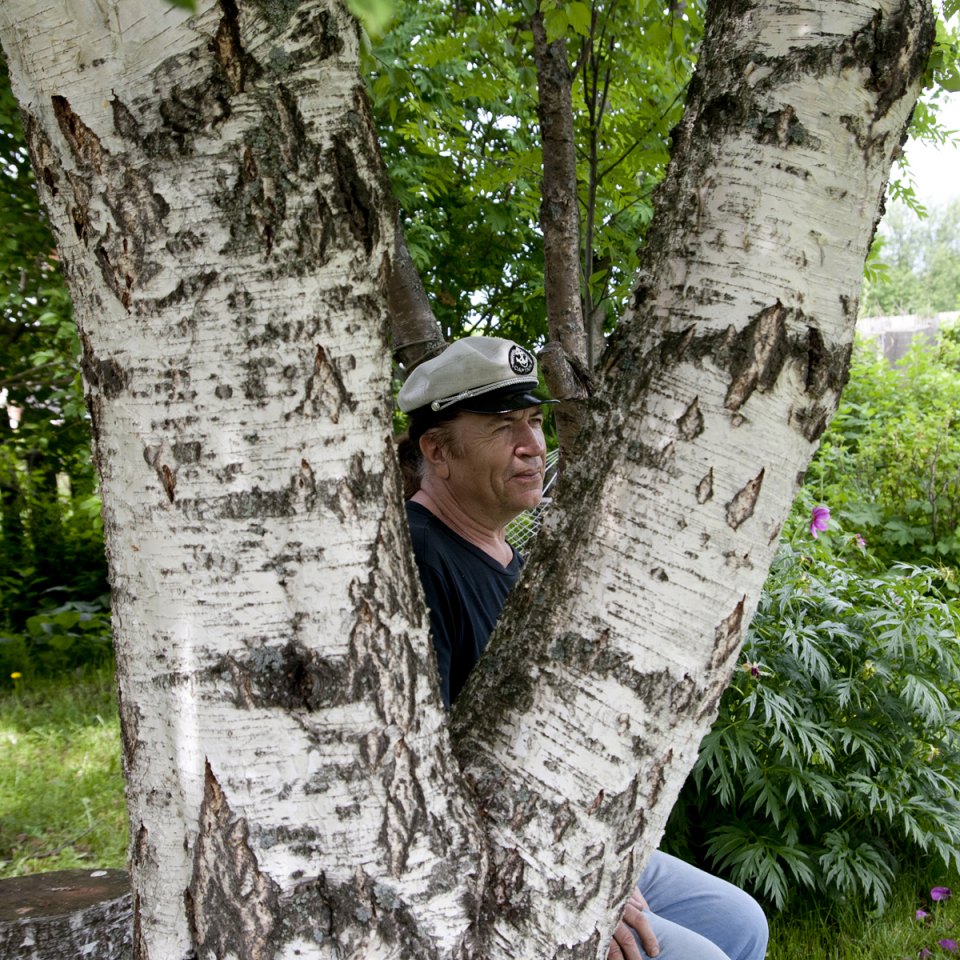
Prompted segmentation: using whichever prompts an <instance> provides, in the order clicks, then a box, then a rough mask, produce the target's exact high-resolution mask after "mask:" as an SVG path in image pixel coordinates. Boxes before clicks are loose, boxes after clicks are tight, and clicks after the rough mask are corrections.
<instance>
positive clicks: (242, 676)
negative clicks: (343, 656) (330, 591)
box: [211, 640, 350, 713]
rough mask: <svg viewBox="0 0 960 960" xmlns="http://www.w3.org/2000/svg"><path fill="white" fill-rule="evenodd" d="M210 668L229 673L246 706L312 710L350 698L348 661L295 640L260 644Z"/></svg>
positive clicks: (238, 701)
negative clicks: (241, 657)
mask: <svg viewBox="0 0 960 960" xmlns="http://www.w3.org/2000/svg"><path fill="white" fill-rule="evenodd" d="M211 669H212V671H213V672H214V673H216V674H219V675H220V676H221V677H223V676H229V677H230V679H231V680H232V683H233V686H234V689H235V690H236V696H235V698H234V703H235V704H236V705H237V706H238V707H242V708H245V709H250V708H257V709H260V708H264V707H281V708H283V709H284V710H296V711H303V712H305V713H313V712H314V711H316V710H321V709H323V708H325V707H330V706H333V705H335V704H340V703H344V702H345V701H346V700H347V699H348V689H349V680H350V676H349V674H350V667H349V665H348V664H345V663H343V662H339V663H338V662H336V661H333V660H329V659H326V658H324V657H321V656H319V655H318V654H317V653H316V652H314V651H313V650H310V649H308V648H307V647H305V646H303V645H302V644H301V643H299V642H297V641H295V640H291V641H290V642H288V643H287V644H285V645H284V646H282V647H278V646H261V647H258V648H257V649H255V650H254V651H253V652H252V653H251V654H250V656H249V657H248V658H247V659H246V660H242V661H241V660H238V659H236V658H235V657H228V658H225V659H224V660H223V661H221V663H220V664H219V665H218V666H215V667H213V668H211Z"/></svg>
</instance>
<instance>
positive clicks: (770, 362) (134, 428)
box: [0, 0, 931, 960]
mask: <svg viewBox="0 0 960 960" xmlns="http://www.w3.org/2000/svg"><path fill="white" fill-rule="evenodd" d="M710 24H711V25H710V27H709V30H708V38H707V42H706V44H705V46H704V51H703V57H702V62H701V68H700V74H699V78H698V80H697V81H696V82H695V85H694V92H693V95H692V99H691V106H690V110H689V111H688V115H687V118H686V119H685V121H684V123H683V125H682V127H681V128H680V130H679V132H678V143H679V150H678V154H677V158H676V160H675V161H674V166H673V167H672V170H671V173H670V175H669V178H668V183H667V187H666V189H665V191H664V193H663V195H662V197H661V201H660V205H659V209H660V217H661V222H662V226H661V227H660V228H659V229H658V232H657V233H656V234H655V236H654V237H653V238H652V239H651V241H650V244H649V248H650V250H651V258H650V261H649V262H648V264H647V273H646V274H645V275H644V277H645V278H644V280H643V281H642V282H641V283H640V284H638V286H637V289H636V293H635V303H634V316H633V318H632V320H631V321H630V322H628V323H627V324H625V325H624V329H623V331H622V333H621V335H620V336H619V337H618V339H617V342H616V343H615V344H614V346H613V348H612V349H611V351H610V352H609V356H608V358H607V360H606V363H605V368H604V369H605V384H604V388H603V390H602V392H601V394H600V396H599V398H598V400H597V402H596V404H595V407H594V412H593V419H594V433H593V435H592V440H591V442H592V445H591V447H590V451H589V452H590V455H589V456H588V457H586V458H584V461H583V464H582V466H581V467H578V469H577V471H576V473H575V474H574V475H572V476H571V477H570V478H569V480H568V482H567V484H566V486H565V496H566V502H567V503H569V504H570V505H571V506H570V507H569V508H568V509H564V508H561V509H559V510H557V511H556V512H555V514H554V519H553V521H552V522H551V526H550V528H549V529H548V531H547V532H546V535H545V536H544V544H543V548H544V549H543V551H542V552H540V553H539V554H538V556H539V557H540V559H536V558H535V559H534V560H533V562H531V563H530V564H528V566H527V573H526V574H525V579H524V581H523V582H522V584H521V585H520V588H519V589H518V591H517V593H518V594H519V596H520V598H521V599H520V600H519V601H516V602H513V603H512V606H511V612H510V613H509V614H508V616H507V618H506V620H505V622H504V623H503V625H502V627H501V629H500V631H499V634H498V639H497V640H496V641H495V649H494V651H493V652H492V654H493V655H492V656H490V657H488V658H485V660H484V661H483V662H482V664H481V666H480V667H479V668H478V669H477V671H476V682H475V683H474V684H473V685H472V686H471V687H470V688H469V690H468V692H467V693H466V694H465V695H464V696H462V697H461V700H460V701H459V702H458V709H457V711H456V713H455V716H454V732H455V736H456V739H457V748H458V750H459V753H460V756H461V758H462V760H463V763H464V772H465V773H466V777H462V776H461V775H460V772H459V770H458V769H457V765H456V762H455V760H454V758H453V755H452V750H451V747H450V739H449V737H448V734H447V728H446V723H445V719H444V716H443V711H442V709H441V707H440V705H439V699H438V695H437V690H436V687H437V682H436V675H435V668H434V666H433V663H432V658H431V654H430V652H429V651H430V647H429V639H428V637H427V633H426V627H425V618H424V615H423V607H422V603H421V598H420V595H419V593H418V591H417V589H416V586H415V576H414V572H413V565H412V563H411V561H410V559H409V553H408V549H407V537H406V533H405V530H404V526H403V519H402V513H401V504H400V493H399V483H398V477H397V470H396V467H395V464H394V460H393V456H392V452H391V445H390V437H389V428H390V402H391V401H390V396H389V386H390V378H389V346H388V344H387V336H386V322H385V317H386V308H385V302H386V297H385V290H384V287H385V282H384V280H385V276H386V262H387V258H388V256H389V253H390V250H391V249H392V246H393V239H394V232H393V230H394V219H393V215H392V204H391V203H390V202H389V199H388V198H387V196H386V194H385V186H384V184H385V178H384V176H383V172H382V169H381V165H380V161H379V157H378V156H377V151H376V145H375V138H374V136H373V133H372V131H371V130H370V125H369V119H368V114H367V110H366V104H365V100H364V97H363V95H362V93H361V90H360V87H359V83H358V80H357V76H356V61H357V56H356V52H357V31H356V27H355V25H354V24H353V23H352V21H351V20H350V19H349V18H348V17H347V16H346V15H345V14H344V12H343V11H342V10H341V9H340V8H339V7H336V6H332V5H330V4H328V3H326V2H320V0H304V2H301V3H297V4H293V3H291V4H273V3H261V2H257V0H247V2H239V3H235V2H234V0H222V3H220V4H219V5H217V6H214V5H213V4H212V3H206V4H202V7H201V10H200V12H199V13H198V14H197V15H196V16H192V17H191V16H188V15H187V14H186V13H184V12H182V11H177V10H175V9H173V8H172V7H168V6H166V5H165V4H163V3H161V2H159V0H122V2H119V0H112V2H106V0H70V2H69V3H68V2H67V0H59V2H53V3H52V2H51V0H13V2H11V0H7V2H5V3H3V4H2V5H0V40H2V43H3V45H4V49H5V51H6V54H7V56H8V59H9V61H10V66H11V76H12V77H13V82H14V90H15V93H16V94H17V96H18V97H19V99H20V102H21V104H22V106H23V109H24V112H25V117H26V129H27V131H28V136H29V139H30V145H31V151H32V155H33V159H34V163H35V168H36V172H37V179H38V181H39V183H40V188H41V191H42V193H43V195H44V199H45V200H46V202H47V203H48V205H49V207H50V209H51V212H52V217H53V220H54V223H55V227H56V230H57V234H58V239H59V244H60V247H61V255H62V259H63V262H64V265H65V269H66V271H67V275H68V279H69V281H70V285H71V289H72V292H73V295H74V298H75V303H76V315H77V319H78V323H79V326H80V331H81V339H82V342H83V345H84V359H83V364H84V371H85V375H86V381H87V390H88V397H89V402H90V407H91V413H92V417H93V424H94V429H95V437H96V448H97V462H98V465H99V469H100V473H101V478H102V492H103V501H104V517H105V528H106V533H107V544H108V551H109V559H110V564H111V574H112V581H113V592H114V611H115V619H114V622H115V626H116V635H117V650H118V666H119V676H120V688H121V718H122V725H123V739H124V753H125V767H126V775H127V782H128V805H129V810H130V817H131V825H132V835H133V845H132V850H131V861H132V873H133V885H134V948H135V954H136V956H137V957H138V958H141V960H146V958H151V960H178V958H187V957H193V956H196V957H198V958H201V960H206V958H212V957H241V958H251V960H252V958H260V957H271V958H273V957H277V958H287V957H294V956H298V957H314V958H321V957H322V958H328V957H330V958H332V957H338V958H342V957H355V958H361V957H364V958H374V957H376V958H388V957H390V958H417V960H420V958H430V957H437V958H439V957H443V958H448V957H450V958H467V957H483V958H486V960H500V958H507V957H510V958H514V960H526V958H534V957H536V958H538V960H539V958H561V957H563V958H570V960H572V958H602V957H603V956H604V955H605V949H606V946H605V945H606V940H607V938H608V936H609V931H610V930H611V929H612V927H613V923H614V921H615V919H616V914H617V912H618V910H619V901H620V900H622V898H623V896H624V894H625V892H626V890H627V888H628V887H629V885H630V883H631V882H632V881H633V879H634V878H635V876H636V874H637V872H638V871H639V869H640V866H641V865H642V863H643V861H644V858H645V857H646V855H647V854H648V852H649V850H650V849H651V848H652V847H653V845H655V844H656V842H657V840H658V838H659V835H660V831H661V827H662V824H663V822H664V819H665V817H666V814H667V811H668V810H669V807H670V805H671V804H672V802H673V799H674V797H675V795H676V792H677V790H678V789H679V786H680V783H681V782H682V780H683V778H684V777H685V775H686V773H687V771H688V770H689V767H690V765H691V764H692V763H693V760H694V758H695V755H696V749H697V745H698V743H699V740H700V737H701V735H702V734H703V733H704V732H705V730H706V729H707V727H708V725H709V723H710V721H711V719H712V717H713V715H714V711H715V707H716V703H717V700H718V699H719V696H720V693H721V691H722V689H723V687H724V685H725V683H726V681H727V677H728V676H729V672H730V669H731V666H732V663H733V661H734V659H735V656H736V652H737V649H738V645H739V641H740V637H741V634H742V631H743V629H744V628H745V627H746V624H747V622H748V620H749V617H750V614H751V612H752V610H753V607H754V605H755V602H756V599H757V596H758V593H759V590H760V585H761V584H762V581H763V579H764V576H765V574H766V570H767V566H768V564H769V561H770V558H771V555H772V551H773V548H774V545H775V543H776V539H777V534H778V532H779V529H780V525H781V523H782V521H783V518H784V517H785V515H786V513H787V510H788V509H789V504H790V500H791V498H792V494H793V491H794V490H795V488H796V484H797V476H798V473H799V472H800V471H802V470H803V468H804V466H805V464H806V462H807V460H808V458H809V456H810V454H811V453H812V450H813V447H814V445H815V443H816V440H817V438H818V436H819V434H820V431H821V430H822V429H823V427H824V425H825V424H826V421H827V419H828V417H829V415H830V413H831V411H832V410H833V407H834V405H835V403H836V399H837V394H838V391H839V388H840V385H841V384H842V382H843V380H844V377H845V371H846V361H847V356H848V353H849V344H850V340H851V338H852V331H853V320H854V314H855V309H856V299H857V292H858V288H859V277H860V271H861V267H862V263H863V258H864V254H865V252H866V249H867V244H868V242H869V238H870V233H871V229H872V226H873V223H874V219H875V216H876V210H877V206H878V203H879V200H880V197H881V196H882V190H883V184H884V181H885V178H886V175H887V171H888V170H889V165H890V159H891V156H892V154H893V151H894V149H895V147H896V146H897V144H898V142H899V140H900V137H901V135H902V131H903V129H904V124H905V122H906V119H907V115H908V114H909V111H910V108H911V106H912V102H913V98H914V97H915V95H916V91H917V85H918V82H919V76H920V73H921V68H922V65H923V62H924V60H925V56H926V50H927V47H928V44H929V40H930V29H931V28H930V10H929V9H928V5H927V3H926V0H884V2H882V3H881V2H877V3H875V4H874V5H867V4H856V3H847V4H842V5H840V4H836V3H834V2H832V0H820V2H819V3H816V2H815V3H809V2H808V3H805V4H803V5H802V6H801V5H799V4H797V5H796V6H795V7H790V5H789V4H787V5H786V6H785V5H784V3H782V2H778V3H773V2H764V3H757V4H754V5H748V4H745V3H743V2H739V0H738V2H736V3H730V4H726V3H718V4H715V6H714V7H713V8H712V12H711V21H710Z"/></svg>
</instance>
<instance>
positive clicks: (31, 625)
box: [0, 590, 113, 679]
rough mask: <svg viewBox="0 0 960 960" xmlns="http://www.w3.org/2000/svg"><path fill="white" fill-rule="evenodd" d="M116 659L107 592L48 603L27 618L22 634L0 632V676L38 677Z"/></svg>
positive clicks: (97, 664) (63, 591) (62, 591)
mask: <svg viewBox="0 0 960 960" xmlns="http://www.w3.org/2000/svg"><path fill="white" fill-rule="evenodd" d="M54 592H55V593H66V591H65V590H60V591H54ZM48 602H49V601H48ZM112 658H113V636H112V633H111V629H110V607H109V597H108V596H106V595H104V596H102V597H99V598H97V599H96V600H93V601H87V600H66V601H65V602H63V603H61V604H60V605H59V606H47V607H45V608H43V609H41V610H40V611H39V612H38V613H35V614H33V616H31V617H28V618H27V620H26V624H25V629H24V630H23V631H22V632H21V633H14V632H12V631H7V632H5V633H0V677H3V676H9V675H10V674H12V673H19V674H21V675H22V676H23V677H25V678H27V679H34V678H36V677H39V676H50V675H52V674H56V673H65V672H68V671H72V670H76V669H79V668H81V667H84V666H91V665H92V666H100V665H103V664H106V663H110V662H111V661H112Z"/></svg>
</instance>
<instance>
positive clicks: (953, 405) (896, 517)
mask: <svg viewBox="0 0 960 960" xmlns="http://www.w3.org/2000/svg"><path fill="white" fill-rule="evenodd" d="M807 486H808V488H809V489H810V490H811V491H812V493H813V494H814V495H816V496H817V497H818V498H819V499H820V500H822V501H823V502H825V503H828V504H829V505H830V507H831V509H832V510H833V513H834V515H835V516H836V517H838V518H839V519H840V520H842V521H843V523H844V524H846V525H847V526H849V527H850V528H851V529H855V530H857V531H858V532H859V533H860V534H861V535H862V536H863V537H864V538H865V539H866V541H867V542H868V544H869V546H870V550H871V552H872V554H873V555H874V556H875V557H876V558H877V559H878V561H879V562H881V563H882V564H883V565H884V566H889V565H890V564H892V563H894V562H897V561H904V562H908V563H918V564H923V563H933V564H936V565H938V566H940V567H941V577H942V586H943V587H944V588H945V589H947V590H949V591H951V592H954V593H956V592H957V590H958V588H960V583H958V580H957V567H960V341H958V339H957V334H956V332H951V331H950V330H946V331H944V333H943V335H942V336H941V338H940V342H939V343H938V344H937V345H936V346H930V345H928V344H925V343H924V342H923V341H922V340H917V341H916V342H915V343H914V344H913V346H912V347H911V349H910V350H909V352H908V353H907V355H906V356H905V357H904V358H903V360H902V361H901V363H900V364H899V365H898V366H897V367H890V366H889V365H888V364H887V363H886V361H885V360H884V359H883V358H882V357H881V356H879V355H877V353H876V352H875V350H874V349H873V347H872V346H871V345H869V344H861V345H859V346H858V348H857V349H856V351H855V353H854V359H853V364H852V369H851V376H850V382H849V384H848V386H847V388H846V390H845V391H844V394H843V400H842V403H841V405H840V408H839V410H838V411H837V415H836V417H835V418H834V420H833V422H832V423H831V425H830V427H829V429H828V430H827V432H826V433H825V434H824V437H823V440H822V443H821V446H820V449H819V451H818V453H817V456H816V457H815V458H814V461H813V463H812V464H811V466H810V469H809V471H808V480H807Z"/></svg>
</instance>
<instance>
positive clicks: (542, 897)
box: [453, 0, 932, 957]
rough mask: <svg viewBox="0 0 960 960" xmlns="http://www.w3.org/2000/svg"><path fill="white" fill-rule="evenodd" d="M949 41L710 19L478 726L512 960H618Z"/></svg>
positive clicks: (755, 18)
mask: <svg viewBox="0 0 960 960" xmlns="http://www.w3.org/2000/svg"><path fill="white" fill-rule="evenodd" d="M931 31H932V25H931V21H930V10H929V5H928V4H926V3H925V2H923V0H920V2H916V3H915V2H906V3H901V2H899V0H897V2H892V3H885V2H884V3H874V2H869V3H848V4H835V3H832V2H829V0H826V2H819V3H813V4H803V5H788V6H786V7H785V6H784V5H783V4H775V3H769V4H768V3H757V4H744V3H741V2H715V3H713V4H712V5H711V7H710V17H709V23H708V30H707V36H706V38H705V42H704V45H703V49H702V52H701V56H700V63H699V67H698V71H697V76H696V78H695V79H694V82H693V85H692V89H691V94H690V97H689V100H688V104H687V109H686V114H685V117H684V120H683V122H682V124H681V126H680V127H679V129H678V130H677V131H676V132H675V144H674V152H673V157H672V160H671V166H670V170H669V173H668V177H667V180H666V182H665V184H664V185H663V188H662V190H661V191H660V193H659V196H658V201H657V219H656V220H655V224H656V229H655V231H654V233H653V234H652V235H651V236H650V238H649V241H648V245H647V249H646V260H645V264H644V270H643V271H642V272H641V275H640V277H639V279H638V283H637V285H636V288H635V290H634V299H633V304H632V309H631V312H630V316H629V317H628V318H627V320H626V322H624V323H623V324H622V325H621V327H620V328H619V329H618V331H617V334H616V335H615V338H614V342H613V343H612V344H610V346H609V347H608V350H607V353H606V354H605V357H604V361H603V363H602V365H601V366H602V369H601V375H602V378H603V383H602V386H601V390H600V393H599V396H597V398H596V400H595V402H594V403H593V423H592V428H588V429H591V430H592V432H591V433H590V435H589V436H588V438H587V441H586V443H585V444H584V445H583V447H582V449H581V456H580V457H579V458H578V459H577V461H576V462H575V464H574V466H573V467H572V468H571V470H570V472H569V474H568V475H567V476H566V477H565V481H564V484H563V488H562V490H561V494H560V498H559V502H558V504H557V506H558V509H557V510H556V512H555V513H554V514H553V515H552V516H551V517H550V519H549V520H548V521H547V525H546V528H545V529H544V530H543V531H542V532H541V534H540V536H539V539H538V545H537V548H536V551H535V553H534V555H533V557H532V558H531V562H530V563H529V564H528V566H527V571H526V573H525V575H524V577H523V579H522V580H521V582H520V583H519V584H518V588H517V589H516V590H515V592H514V595H513V597H512V598H511V600H510V602H509V604H508V608H507V610H506V611H505V615H504V617H503V619H502V620H501V623H500V625H499V627H498V630H497V633H496V635H495V637H494V640H493V642H492V644H491V648H490V649H489V651H488V653H487V656H486V657H485V658H484V660H482V661H481V663H480V665H479V666H478V667H477V669H476V670H475V671H474V675H473V677H472V678H471V683H469V684H468V686H467V688H466V690H465V692H464V694H462V697H461V701H460V703H459V704H458V706H459V709H458V710H456V711H455V713H454V718H453V727H454V736H455V738H456V740H457V746H458V754H459V756H460V759H461V763H462V766H463V768H464V771H465V773H466V775H467V777H468V778H469V779H470V780H471V782H472V783H473V784H474V785H475V788H476V791H477V795H478V799H479V802H480V804H481V806H482V808H483V810H484V813H485V815H486V816H487V818H488V819H489V821H490V823H491V836H492V837H493V840H494V843H495V849H496V853H495V857H494V860H495V864H494V868H493V874H492V878H491V882H492V883H493V886H494V889H497V890H499V891H501V894H502V895H501V902H500V910H499V912H498V914H497V921H496V932H495V934H494V936H495V939H496V940H497V942H498V946H499V948H500V949H501V950H502V951H503V955H506V952H507V950H508V944H509V942H510V941H511V940H512V939H517V937H518V933H517V931H518V929H519V930H520V931H522V933H521V934H520V939H522V940H523V942H525V943H528V944H532V943H539V944H540V954H539V955H540V956H549V957H567V956H577V957H580V956H583V957H594V956H598V957H599V956H602V955H603V949H604V944H605V942H606V938H605V936H604V933H605V931H607V930H609V929H610V928H611V926H612V924H613V922H614V921H615V920H616V918H617V914H618V911H619V909H620V905H621V904H622V902H623V899H624V898H625V897H626V896H627V894H628V893H629V890H630V887H631V885H632V883H633V882H634V881H635V879H636V877H637V875H638V874H639V872H640V869H641V867H642V865H643V864H644V862H645V861H646V859H647V857H648V856H649V854H650V852H651V851H652V849H653V848H654V847H655V846H656V844H657V842H658V840H659V837H660V835H661V833H662V829H663V824H664V823H665V820H666V817H667V815H668V813H669V811H670V808H671V807H672V805H673V803H674V800H675V798H676V795H677V792H678V791H679V788H680V786H681V785H682V783H683V781H684V779H685V777H686V775H687V772H688V771H689V769H690V766H691V765H692V763H693V762H694V760H695V757H696V752H697V748H698V745H699V742H700V739H701V737H702V735H703V733H704V732H705V731H706V730H707V729H708V728H709V725H710V723H711V721H712V720H713V718H714V716H715V714H716V708H717V704H718V701H719V698H720V695H721V693H722V691H723V689H724V688H725V686H726V684H727V682H728V680H729V676H730V672H731V670H732V669H733V666H734V664H735V661H736V657H737V653H738V651H739V648H740V642H741V638H742V635H743V631H744V630H745V629H746V627H747V625H748V624H749V622H750V619H751V617H752V615H753V611H754V609H755V604H756V600H757V598H758V596H759V592H760V588H761V586H762V583H763V580H764V579H765V577H766V574H767V570H768V568H769V565H770V562H771V559H772V556H773V552H774V550H775V547H776V544H777V540H778V536H779V533H780V528H781V525H782V523H783V520H784V519H785V517H786V514H787V511H788V509H789V505H790V503H791V501H792V499H793V496H794V493H795V491H796V489H797V487H798V485H799V482H800V479H801V478H802V474H803V471H804V469H805V467H806V465H807V463H808V461H809V458H810V456H811V455H812V453H813V450H814V448H815V446H816V443H817V441H818V439H819V437H820V435H821V433H822V431H823V429H824V427H825V426H826V424H827V422H828V420H829V418H830V416H831V415H832V414H833V412H834V410H835V407H836V403H837V399H838V396H839V392H840V389H841V387H842V386H843V384H844V383H845V381H846V376H847V368H848V361H849V354H850V348H851V343H852V339H853V333H854V323H855V319H856V312H857V298H858V294H859V287H860V278H861V275H862V268H863V262H864V258H865V256H866V252H867V248H868V245H869V242H870V239H871V235H872V231H873V228H874V225H875V221H876V219H877V217H878V208H879V205H880V203H881V200H882V197H883V192H884V187H885V185H886V181H887V177H888V173H889V169H890V164H891V161H892V158H893V157H894V155H895V151H897V150H898V149H899V146H900V144H901V142H902V138H903V134H904V126H905V123H906V121H907V120H908V117H909V114H910V112H911V110H912V108H913V104H914V101H915V97H916V94H917V92H918V88H919V82H920V77H921V73H922V70H923V67H924V65H925V63H926V57H927V53H928V50H929V44H930V41H931V35H932V34H931ZM491 703H493V704H495V706H493V707H491ZM556 930H561V931H563V939H562V941H561V942H562V943H563V944H564V945H565V946H562V947H559V948H558V947H557V945H556V940H555V939H554V936H555V934H554V931H556ZM494 954H495V951H493V950H491V955H494ZM496 955H499V954H496ZM531 955H534V954H533V953H532V954H531Z"/></svg>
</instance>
